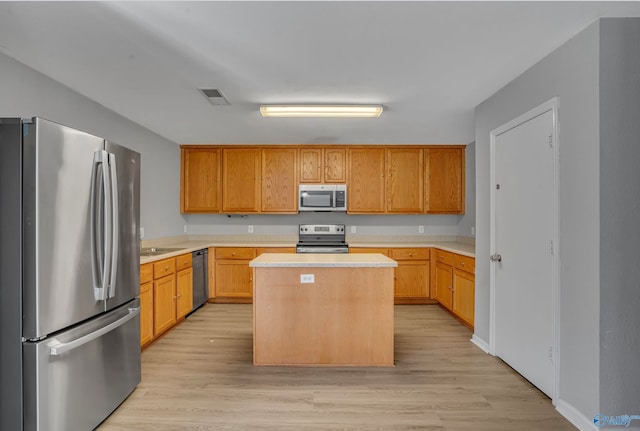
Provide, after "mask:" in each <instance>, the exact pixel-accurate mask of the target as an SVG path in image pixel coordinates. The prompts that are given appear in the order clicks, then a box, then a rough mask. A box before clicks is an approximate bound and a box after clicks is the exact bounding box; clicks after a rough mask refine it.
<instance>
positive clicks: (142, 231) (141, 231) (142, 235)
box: [140, 227, 144, 239]
mask: <svg viewBox="0 0 640 431" xmlns="http://www.w3.org/2000/svg"><path fill="white" fill-rule="evenodd" d="M142 238H144V228H143V227H141V228H140V239H142Z"/></svg>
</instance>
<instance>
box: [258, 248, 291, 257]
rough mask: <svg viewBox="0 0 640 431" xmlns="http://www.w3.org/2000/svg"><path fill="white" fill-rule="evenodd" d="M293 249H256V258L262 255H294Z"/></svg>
mask: <svg viewBox="0 0 640 431" xmlns="http://www.w3.org/2000/svg"><path fill="white" fill-rule="evenodd" d="M295 252H296V248H295V247H260V248H257V249H256V256H260V255H261V254H262V253H295Z"/></svg>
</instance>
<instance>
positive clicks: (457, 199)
mask: <svg viewBox="0 0 640 431" xmlns="http://www.w3.org/2000/svg"><path fill="white" fill-rule="evenodd" d="M424 151H425V172H426V174H425V177H426V192H425V201H426V210H427V212H428V213H435V214H438V213H442V214H445V213H446V214H464V198H465V189H464V186H465V159H464V147H456V148H448V147H445V148H428V149H425V150H424Z"/></svg>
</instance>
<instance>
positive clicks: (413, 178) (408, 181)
mask: <svg viewBox="0 0 640 431" xmlns="http://www.w3.org/2000/svg"><path fill="white" fill-rule="evenodd" d="M386 196H387V212H390V213H423V212H424V164H423V151H422V149H421V148H397V149H394V148H390V149H388V150H387V181H386Z"/></svg>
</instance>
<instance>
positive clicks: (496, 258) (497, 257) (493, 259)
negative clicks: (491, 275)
mask: <svg viewBox="0 0 640 431" xmlns="http://www.w3.org/2000/svg"><path fill="white" fill-rule="evenodd" d="M489 259H491V262H502V256H500V255H499V254H497V253H496V254H492V255H491V256H490V257H489Z"/></svg>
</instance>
